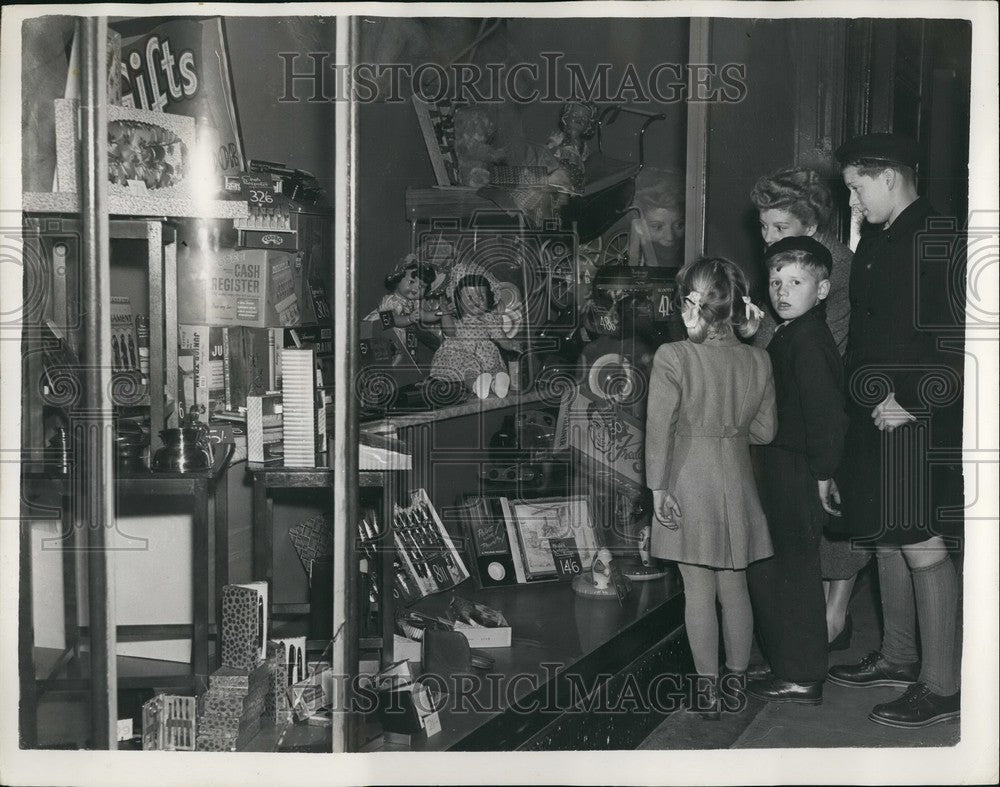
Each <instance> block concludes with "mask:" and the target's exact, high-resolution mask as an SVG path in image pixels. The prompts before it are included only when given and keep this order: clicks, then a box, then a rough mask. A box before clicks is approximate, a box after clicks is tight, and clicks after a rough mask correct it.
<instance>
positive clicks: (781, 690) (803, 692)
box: [747, 678, 823, 705]
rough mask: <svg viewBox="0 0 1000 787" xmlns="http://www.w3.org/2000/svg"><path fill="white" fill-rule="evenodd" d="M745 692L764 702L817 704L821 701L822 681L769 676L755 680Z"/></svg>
mask: <svg viewBox="0 0 1000 787" xmlns="http://www.w3.org/2000/svg"><path fill="white" fill-rule="evenodd" d="M747 694H749V695H750V696H751V697H756V698H757V699H759V700H764V701H765V702H797V703H800V704H802V705H819V704H820V703H821V702H822V701H823V681H821V680H811V681H809V682H808V683H793V682H792V681H790V680H782V679H781V678H771V679H770V680H755V681H753V682H752V683H750V684H749V685H748V686H747Z"/></svg>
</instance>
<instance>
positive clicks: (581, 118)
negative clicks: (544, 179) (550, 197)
mask: <svg viewBox="0 0 1000 787" xmlns="http://www.w3.org/2000/svg"><path fill="white" fill-rule="evenodd" d="M596 131H597V105H596V104H594V102H593V101H567V102H566V103H565V104H563V107H562V111H561V112H560V114H559V131H557V132H556V133H554V134H553V135H552V136H551V137H549V141H548V145H547V147H548V149H549V151H550V152H551V154H552V155H553V156H554V157H555V158H556V160H557V161H558V162H559V168H558V169H557V170H556V171H555V172H553V173H552V174H551V175H550V176H549V183H550V184H551V185H553V186H556V187H560V186H562V187H564V188H565V187H568V188H569V190H571V191H574V192H581V191H583V186H584V183H585V181H586V177H585V176H586V167H585V163H586V161H587V158H588V157H589V156H590V146H589V145H588V144H587V140H588V139H590V138H591V137H592V136H594V132H596Z"/></svg>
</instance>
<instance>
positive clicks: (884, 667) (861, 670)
mask: <svg viewBox="0 0 1000 787" xmlns="http://www.w3.org/2000/svg"><path fill="white" fill-rule="evenodd" d="M919 676H920V664H919V663H918V662H914V663H913V664H894V663H893V662H891V661H889V660H888V659H887V658H885V656H883V655H882V654H881V653H879V652H878V651H874V650H873V651H872V652H871V653H869V654H868V655H867V656H865V657H864V658H863V659H861V661H859V662H858V663H857V664H838V665H837V666H834V667H830V672H829V674H828V675H827V680H829V681H830V682H831V683H836V684H837V685H838V686H849V687H851V688H865V687H868V686H902V687H904V688H905V687H906V686H909V685H910V684H911V683H915V682H916V680H917V678H918V677H919Z"/></svg>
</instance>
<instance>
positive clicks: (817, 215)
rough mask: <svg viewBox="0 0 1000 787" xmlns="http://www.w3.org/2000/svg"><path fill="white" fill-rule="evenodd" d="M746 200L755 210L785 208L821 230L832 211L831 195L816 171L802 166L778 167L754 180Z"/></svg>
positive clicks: (828, 220) (804, 222)
mask: <svg viewBox="0 0 1000 787" xmlns="http://www.w3.org/2000/svg"><path fill="white" fill-rule="evenodd" d="M750 201H751V202H753V204H754V207H756V208H757V210H758V211H765V210H772V209H777V210H787V211H788V212H789V213H791V214H792V215H793V216H795V218H797V219H798V220H799V221H801V222H802V223H803V224H805V225H806V226H809V225H812V226H814V227H816V228H818V229H819V230H825V229H826V228H827V225H828V224H829V222H830V216H831V215H832V214H833V195H832V194H831V193H830V189H829V188H827V186H826V184H825V183H824V182H823V180H822V178H820V176H819V173H818V172H816V171H814V170H811V169H805V168H802V167H794V168H789V169H782V170H779V171H777V172H775V173H773V174H771V175H765V176H764V177H762V178H760V179H759V180H758V181H757V183H755V184H754V187H753V191H751V192H750Z"/></svg>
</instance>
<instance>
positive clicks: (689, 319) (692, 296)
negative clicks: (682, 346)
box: [681, 290, 701, 329]
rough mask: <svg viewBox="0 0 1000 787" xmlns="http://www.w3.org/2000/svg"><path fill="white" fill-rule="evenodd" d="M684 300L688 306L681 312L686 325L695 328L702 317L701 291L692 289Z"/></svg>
mask: <svg viewBox="0 0 1000 787" xmlns="http://www.w3.org/2000/svg"><path fill="white" fill-rule="evenodd" d="M684 300H685V301H686V302H687V304H688V306H687V308H685V309H683V310H682V312H681V317H682V318H683V320H684V326H685V327H686V328H688V329H694V328H695V327H696V326H697V325H698V320H700V319H701V293H700V292H698V291H697V290H692V291H691V292H689V293H688V294H687V295H685V296H684Z"/></svg>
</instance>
